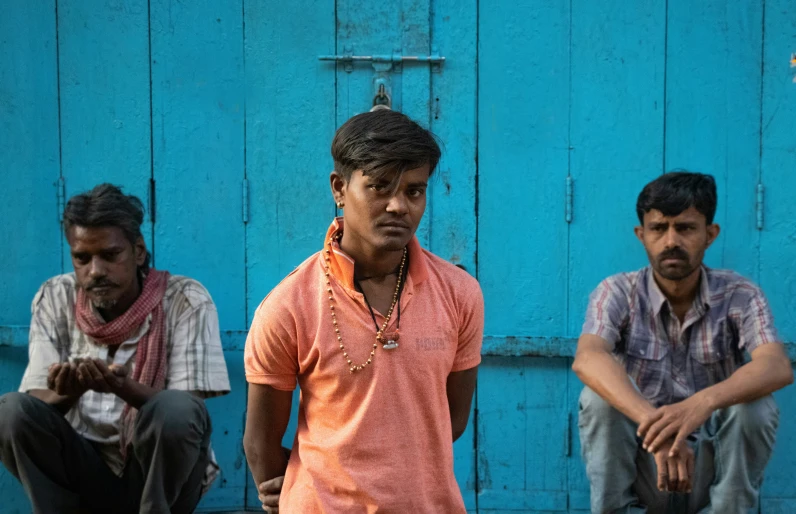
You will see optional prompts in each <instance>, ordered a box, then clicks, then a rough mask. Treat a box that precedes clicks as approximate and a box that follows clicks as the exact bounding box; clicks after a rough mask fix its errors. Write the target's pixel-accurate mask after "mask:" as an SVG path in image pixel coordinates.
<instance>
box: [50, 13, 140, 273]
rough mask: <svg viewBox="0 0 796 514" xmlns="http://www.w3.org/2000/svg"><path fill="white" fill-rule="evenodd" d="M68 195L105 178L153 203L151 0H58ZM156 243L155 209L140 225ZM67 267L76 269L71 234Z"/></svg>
mask: <svg viewBox="0 0 796 514" xmlns="http://www.w3.org/2000/svg"><path fill="white" fill-rule="evenodd" d="M58 40H59V43H58V48H59V69H60V77H59V83H60V95H61V154H62V159H63V169H62V175H63V177H64V181H65V187H66V199H68V198H69V197H70V196H72V195H74V194H77V193H82V192H84V191H86V190H89V189H91V188H93V187H94V186H96V185H97V184H100V183H103V182H110V183H112V184H116V185H120V186H123V188H124V192H125V193H127V194H133V195H136V196H137V197H138V198H140V199H141V201H142V202H144V204H145V205H146V204H147V203H148V193H149V180H150V178H151V175H152V166H151V165H152V160H151V144H150V143H151V118H150V95H149V93H150V77H149V20H148V14H147V1H146V0H134V1H131V2H81V1H75V0H71V1H61V2H58ZM141 230H142V232H143V234H144V236H145V239H146V241H147V245H148V247H149V248H150V249H151V248H152V237H151V235H152V224H151V217H149V216H147V217H146V218H145V223H144V225H143V226H142V227H141ZM63 261H64V270H65V271H72V269H73V268H72V260H71V256H70V254H69V246H68V245H67V244H66V242H64V252H63Z"/></svg>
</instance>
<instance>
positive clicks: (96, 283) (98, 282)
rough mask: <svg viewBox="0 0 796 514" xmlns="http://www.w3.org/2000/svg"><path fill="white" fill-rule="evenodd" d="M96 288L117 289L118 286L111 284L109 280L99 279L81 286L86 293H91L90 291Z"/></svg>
mask: <svg viewBox="0 0 796 514" xmlns="http://www.w3.org/2000/svg"><path fill="white" fill-rule="evenodd" d="M97 287H119V285H118V284H116V283H114V282H111V281H110V280H108V279H106V278H100V279H97V280H92V281H91V282H89V283H88V284H86V285H85V286H83V288H84V289H85V290H86V291H91V290H92V289H94V288H97Z"/></svg>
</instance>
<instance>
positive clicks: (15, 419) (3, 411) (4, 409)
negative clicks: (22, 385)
mask: <svg viewBox="0 0 796 514" xmlns="http://www.w3.org/2000/svg"><path fill="white" fill-rule="evenodd" d="M37 402H40V400H37V399H36V398H33V397H32V396H30V395H27V394H24V393H16V392H14V393H7V394H4V395H3V396H0V440H3V441H6V440H9V439H17V438H19V436H20V435H24V434H26V433H27V432H28V427H29V426H30V423H31V421H32V420H33V418H34V413H35V410H36V409H37V408H38V407H40V406H39V405H37Z"/></svg>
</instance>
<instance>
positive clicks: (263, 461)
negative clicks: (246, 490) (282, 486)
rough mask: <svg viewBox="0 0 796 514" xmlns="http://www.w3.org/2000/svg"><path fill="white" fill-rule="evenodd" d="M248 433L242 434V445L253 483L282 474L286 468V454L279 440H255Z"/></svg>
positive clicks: (259, 482)
mask: <svg viewBox="0 0 796 514" xmlns="http://www.w3.org/2000/svg"><path fill="white" fill-rule="evenodd" d="M253 439H254V438H253V437H251V436H250V435H249V434H246V435H244V437H243V445H244V448H245V453H246V462H247V463H248V464H249V469H251V472H252V477H253V478H254V483H255V484H261V483H263V482H265V481H266V480H270V479H272V478H276V477H279V476H283V475H284V474H285V470H286V469H287V455H286V452H285V450H284V449H283V448H282V444H281V442H280V441H270V442H269V441H266V440H264V439H263V440H259V441H255V440H253Z"/></svg>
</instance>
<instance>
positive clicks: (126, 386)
mask: <svg viewBox="0 0 796 514" xmlns="http://www.w3.org/2000/svg"><path fill="white" fill-rule="evenodd" d="M113 393H114V394H115V395H116V396H118V397H119V398H121V399H122V400H124V402H125V403H127V404H128V405H130V406H131V407H133V408H135V409H140V408H141V407H143V406H144V404H145V403H146V402H147V401H149V399H150V398H152V397H153V396H155V395H156V394H157V393H158V391H157V390H156V389H154V388H152V387H149V386H148V385H144V384H140V383H138V382H136V381H135V380H133V379H131V378H129V377H126V378H125V380H124V383H123V384H122V386H121V387H120V388H119V389H117V390H116V391H114V392H113Z"/></svg>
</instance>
